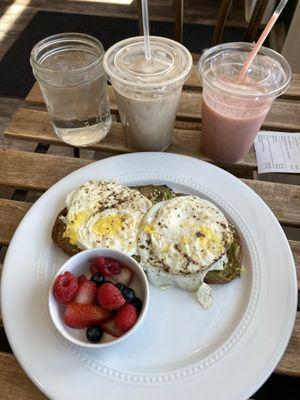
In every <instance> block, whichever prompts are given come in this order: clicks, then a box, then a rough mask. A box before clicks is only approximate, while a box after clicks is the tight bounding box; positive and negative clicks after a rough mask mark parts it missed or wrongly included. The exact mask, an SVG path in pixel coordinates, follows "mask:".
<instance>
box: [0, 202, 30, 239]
mask: <svg viewBox="0 0 300 400" xmlns="http://www.w3.org/2000/svg"><path fill="white" fill-rule="evenodd" d="M30 206H31V204H30V203H25V202H21V201H13V200H6V199H0V245H7V244H9V242H10V239H11V237H12V235H13V233H14V231H15V229H16V228H17V226H18V225H19V223H20V221H21V219H22V218H23V217H24V215H25V214H26V212H27V211H28V210H29V208H30Z"/></svg>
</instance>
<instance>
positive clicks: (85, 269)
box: [48, 248, 149, 348]
mask: <svg viewBox="0 0 300 400" xmlns="http://www.w3.org/2000/svg"><path fill="white" fill-rule="evenodd" d="M97 257H105V258H109V259H113V260H116V261H118V262H119V263H120V264H121V265H123V266H125V267H127V269H130V270H131V271H132V272H133V276H132V279H131V282H130V285H129V287H130V288H131V289H133V291H134V293H135V294H136V297H138V298H139V299H140V300H142V304H141V309H140V312H139V314H138V317H137V320H136V322H135V324H134V325H133V326H132V327H131V328H130V329H129V330H128V331H126V332H124V333H123V334H122V336H119V337H114V336H112V335H110V334H108V333H107V332H106V331H105V332H104V335H103V337H102V338H101V341H99V342H97V343H92V342H91V341H89V340H88V339H87V335H86V329H73V328H71V327H69V326H67V325H66V324H65V322H64V315H66V307H68V306H67V305H64V304H59V303H58V302H57V299H56V297H55V295H54V285H55V281H56V278H57V277H58V276H60V275H62V274H64V273H65V272H66V271H69V272H71V273H72V274H73V275H75V276H76V277H79V276H80V275H85V276H86V277H87V278H88V279H90V276H91V275H92V273H91V272H90V266H91V260H94V259H96V258H97ZM116 277H117V275H116V276H115V277H111V278H110V277H106V281H108V282H109V281H110V283H111V286H112V285H114V284H115V282H116ZM112 281H113V282H112ZM106 285H107V284H106ZM114 286H115V285H114ZM101 287H102V286H100V287H98V288H97V290H98V291H99V290H100V288H101ZM122 293H123V292H122ZM75 303H76V302H75ZM126 303H127V300H126ZM148 303H149V287H148V281H147V278H146V274H145V273H144V271H143V269H142V268H141V266H140V265H139V263H138V262H137V261H136V260H135V259H134V258H132V257H130V256H128V255H127V254H125V253H123V252H121V251H118V250H112V249H104V248H97V249H90V250H84V251H82V252H80V253H78V254H76V255H74V256H73V257H71V258H69V259H68V260H67V261H66V262H65V263H64V264H63V265H62V267H61V268H60V269H59V270H58V271H57V273H56V275H55V276H54V278H53V280H52V282H51V285H50V288H49V299H48V307H49V312H50V316H51V319H52V321H53V324H54V326H55V327H56V329H57V330H58V332H59V333H60V334H61V335H62V336H63V337H64V338H65V339H66V340H68V341H69V342H71V343H73V344H75V345H78V346H81V347H86V348H102V347H107V346H112V345H116V344H118V343H121V342H122V341H124V340H126V339H127V338H128V337H129V336H131V335H132V334H133V333H134V332H135V331H136V330H137V329H139V328H140V326H141V325H142V323H143V321H144V319H145V316H146V313H147V309H148ZM73 306H74V307H75V308H76V305H74V304H73V305H72V307H73ZM74 307H73V308H74ZM80 307H81V309H82V305H81V306H80ZM127 307H128V306H127ZM111 313H112V317H113V315H114V314H116V313H117V310H115V311H111Z"/></svg>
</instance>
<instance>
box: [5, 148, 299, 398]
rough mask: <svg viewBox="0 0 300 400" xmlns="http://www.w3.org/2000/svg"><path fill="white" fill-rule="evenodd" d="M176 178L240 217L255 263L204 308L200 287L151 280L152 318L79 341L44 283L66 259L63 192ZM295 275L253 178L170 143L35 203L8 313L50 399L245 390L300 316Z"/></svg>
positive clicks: (60, 186) (20, 234) (91, 171)
mask: <svg viewBox="0 0 300 400" xmlns="http://www.w3.org/2000/svg"><path fill="white" fill-rule="evenodd" d="M97 178H98V179H99V178H115V179H117V180H118V181H119V182H121V183H124V184H128V185H136V184H151V183H153V184H161V183H165V184H168V185H170V186H171V187H172V188H173V189H174V190H176V191H180V192H185V193H190V194H195V195H199V196H202V197H205V198H208V199H210V200H211V201H213V202H214V203H215V204H216V205H218V206H219V207H220V208H221V209H222V210H223V211H224V213H225V214H226V215H227V216H228V218H229V219H230V220H231V221H232V222H233V223H234V225H235V226H236V227H237V228H238V231H239V233H240V235H241V238H242V244H243V252H244V257H243V263H244V265H245V268H246V272H245V274H244V275H243V276H242V278H241V279H236V280H235V281H234V282H232V283H230V284H228V285H223V286H222V285H221V286H214V305H213V306H212V308H211V309H209V310H207V311H205V310H203V309H202V308H201V307H200V306H199V305H198V304H197V302H196V301H195V299H194V298H193V295H192V294H191V293H188V292H186V291H183V290H180V289H177V288H174V289H169V290H167V291H160V290H159V289H156V288H155V287H153V286H151V288H150V292H151V293H150V298H151V302H150V305H149V313H148V316H147V318H146V320H145V323H144V325H143V327H141V329H140V330H139V331H138V332H137V333H136V335H133V336H132V337H131V338H128V340H127V341H126V342H124V343H121V344H120V345H118V346H116V347H114V348H108V349H101V350H97V351H94V350H91V351H88V350H82V349H80V348H78V347H76V346H71V345H70V344H67V343H66V342H65V341H64V339H62V338H61V337H60V335H59V334H58V333H57V331H56V330H55V328H54V327H53V326H52V325H51V321H50V317H49V314H48V310H47V292H48V287H49V283H50V281H51V278H52V277H53V275H54V273H55V272H56V271H57V269H58V268H59V267H60V266H61V264H62V263H63V262H64V261H65V260H66V257H65V256H64V255H63V254H62V252H61V251H60V250H59V249H57V248H56V247H55V246H54V245H53V244H52V243H51V239H50V230H51V227H52V224H53V221H54V218H55V216H56V214H57V213H58V212H59V211H60V210H61V209H62V208H63V207H64V199H65V196H66V194H67V193H68V192H69V191H71V190H72V189H73V188H74V187H76V186H78V185H80V184H82V183H84V182H86V181H87V180H89V179H97ZM296 294H297V292H296V274H295V266H294V261H293V257H292V254H291V251H290V248H289V245H288V242H287V240H286V238H285V235H284V233H283V231H282V229H281V227H280V225H279V223H278V222H277V220H276V218H275V217H274V215H273V214H272V212H271V211H270V210H269V208H268V207H267V206H266V205H265V203H264V202H263V201H262V200H261V199H260V198H259V197H258V196H257V195H256V194H255V193H254V192H253V191H252V190H251V189H249V188H248V187H247V186H246V185H245V184H243V183H242V182H241V181H240V180H238V179H236V178H235V177H233V176H232V175H230V174H228V173H227V172H225V171H223V170H221V169H219V168H216V167H214V166H212V165H210V164H208V163H205V162H202V161H199V160H196V159H193V158H190V157H184V156H178V155H173V154H166V153H135V154H129V155H122V156H117V157H111V158H107V159H105V160H101V161H98V162H96V163H93V164H91V165H88V166H86V167H84V168H81V169H80V170H78V171H76V172H74V173H72V174H70V175H68V176H67V177H65V178H64V179H62V180H61V181H60V182H58V183H57V184H55V185H54V186H53V187H52V188H51V189H49V190H48V191H47V192H46V193H45V194H44V195H43V196H42V197H41V198H40V199H39V200H38V201H37V202H36V203H35V204H34V205H33V206H32V208H31V209H30V211H29V212H28V213H27V215H26V216H25V218H24V219H23V221H22V222H21V224H20V225H19V227H18V229H17V231H16V233H15V235H14V237H13V239H12V241H11V244H10V246H9V249H8V252H7V256H6V259H5V263H4V270H3V274H2V298H1V300H2V313H3V320H4V326H5V330H6V333H7V336H8V339H9V342H10V344H11V346H12V348H13V351H14V353H15V355H16V357H17V358H18V360H19V362H20V363H21V365H22V367H23V368H24V370H25V371H26V372H27V374H28V375H29V377H30V378H31V379H32V381H33V382H34V383H35V384H36V385H37V386H38V387H39V388H40V389H41V390H42V391H43V392H44V393H45V394H46V395H47V396H48V397H50V398H52V399H72V400H76V399H80V400H81V399H82V398H86V399H87V398H106V399H109V400H112V399H118V400H119V399H120V398H124V399H130V400H141V399H143V400H148V399H149V400H150V399H151V400H152V399H153V398H155V399H163V400H176V399H180V400H181V399H183V398H187V397H188V399H189V400H193V399H197V400H198V399H199V398H203V399H213V400H217V399H222V400H226V399H230V400H234V399H247V398H248V397H249V396H251V394H253V393H254V392H255V391H256V390H257V389H258V388H259V387H260V386H261V385H262V384H263V382H264V381H265V380H266V379H267V378H268V376H269V375H270V374H271V372H272V371H273V369H274V368H275V367H276V365H277V363H278V361H279V360H280V358H281V356H282V354H283V353H284V350H285V348H286V346H287V344H288V341H289V338H290V335H291V332H292V329H293V325H294V321H295V315H296V298H297V296H296Z"/></svg>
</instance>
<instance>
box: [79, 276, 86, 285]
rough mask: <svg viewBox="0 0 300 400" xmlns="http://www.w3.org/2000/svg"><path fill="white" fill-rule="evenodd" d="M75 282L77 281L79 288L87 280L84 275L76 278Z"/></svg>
mask: <svg viewBox="0 0 300 400" xmlns="http://www.w3.org/2000/svg"><path fill="white" fill-rule="evenodd" d="M77 280H78V285H79V286H80V285H81V284H82V283H83V282H85V281H87V280H88V278H87V277H86V276H85V275H80V276H78V278H77Z"/></svg>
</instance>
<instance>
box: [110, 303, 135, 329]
mask: <svg viewBox="0 0 300 400" xmlns="http://www.w3.org/2000/svg"><path fill="white" fill-rule="evenodd" d="M137 318H138V313H137V311H136V308H135V307H134V306H133V305H132V304H125V305H124V306H122V307H121V308H120V309H119V311H118V312H117V315H116V316H115V323H116V326H117V327H118V328H120V329H122V331H123V332H127V331H128V330H129V329H130V328H131V327H132V326H133V325H134V324H135V323H136V320H137Z"/></svg>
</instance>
